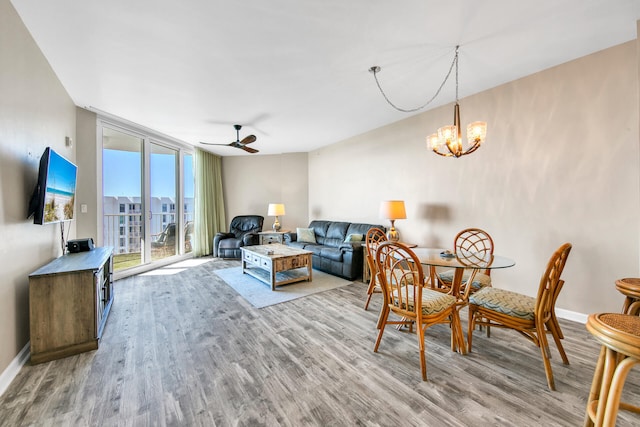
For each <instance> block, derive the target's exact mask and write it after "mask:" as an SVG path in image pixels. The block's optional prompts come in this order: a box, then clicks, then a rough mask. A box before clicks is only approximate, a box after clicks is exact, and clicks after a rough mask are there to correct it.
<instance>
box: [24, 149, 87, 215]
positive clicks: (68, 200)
mask: <svg viewBox="0 0 640 427" xmlns="http://www.w3.org/2000/svg"><path fill="white" fill-rule="evenodd" d="M77 172H78V168H77V167H76V165H74V164H73V163H71V162H70V161H69V160H67V159H65V158H64V157H62V156H61V155H60V154H58V153H56V152H55V151H54V150H53V149H52V148H51V147H47V148H46V149H45V150H44V153H43V154H42V157H41V158H40V168H39V171H38V182H37V183H36V187H35V189H34V190H33V194H32V195H31V201H30V202H29V214H28V216H27V218H30V217H31V216H32V215H33V223H34V224H49V223H54V222H61V221H71V220H73V216H74V207H75V199H76V177H77Z"/></svg>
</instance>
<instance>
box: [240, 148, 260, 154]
mask: <svg viewBox="0 0 640 427" xmlns="http://www.w3.org/2000/svg"><path fill="white" fill-rule="evenodd" d="M238 148H241V149H243V150H244V151H246V152H248V153H251V154H253V153H257V152H258V150H256V149H255V148H251V147H247V146H242V147H238Z"/></svg>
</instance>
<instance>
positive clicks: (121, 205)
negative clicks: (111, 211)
mask: <svg viewBox="0 0 640 427" xmlns="http://www.w3.org/2000/svg"><path fill="white" fill-rule="evenodd" d="M120 213H124V203H120Z"/></svg>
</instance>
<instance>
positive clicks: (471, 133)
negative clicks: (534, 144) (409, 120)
mask: <svg viewBox="0 0 640 427" xmlns="http://www.w3.org/2000/svg"><path fill="white" fill-rule="evenodd" d="M459 48H460V46H456V52H455V55H454V57H453V61H452V62H451V66H450V67H449V71H448V72H447V75H446V76H445V78H444V80H443V81H442V83H441V84H440V87H439V88H438V90H437V91H436V93H435V94H434V95H433V96H432V97H431V99H429V100H428V101H427V102H425V103H424V104H422V105H421V106H419V107H417V108H411V109H403V108H399V107H397V106H396V105H395V104H394V103H392V102H391V101H390V100H389V98H388V97H387V94H386V93H385V92H384V90H382V87H381V86H380V82H379V81H378V76H377V74H378V73H379V72H380V70H381V68H380V67H379V66H377V65H374V66H372V67H371V68H369V72H370V73H372V74H373V78H374V79H375V81H376V84H377V85H378V89H379V90H380V93H381V94H382V96H383V97H384V99H385V100H386V101H387V103H388V104H389V105H391V106H392V107H393V108H395V109H396V110H398V111H401V112H404V113H412V112H415V111H418V110H421V109H423V108H424V107H426V106H427V105H429V104H430V103H431V102H432V101H433V100H434V99H436V97H437V96H438V95H439V94H440V91H441V90H442V87H443V86H444V84H445V83H446V82H447V80H449V76H450V75H451V72H452V71H453V69H454V66H455V70H456V103H455V105H454V107H453V125H449V126H442V127H441V128H439V129H438V131H437V132H436V133H433V134H431V135H429V136H428V137H427V148H429V149H431V150H432V151H433V152H434V153H436V154H438V155H440V156H444V157H461V156H464V155H466V154H471V153H473V152H474V151H476V150H477V149H478V148H480V145H482V144H483V143H484V141H485V139H486V137H487V122H480V121H476V122H473V123H470V124H469V125H468V126H467V143H468V145H467V148H466V149H465V148H463V145H462V129H461V125H460V105H459V104H458V49H459Z"/></svg>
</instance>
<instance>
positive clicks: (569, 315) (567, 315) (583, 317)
mask: <svg viewBox="0 0 640 427" xmlns="http://www.w3.org/2000/svg"><path fill="white" fill-rule="evenodd" d="M556 315H557V316H558V317H559V318H560V319H566V320H573V321H574V322H579V323H582V324H583V325H586V324H587V318H588V317H589V315H588V314H583V313H578V312H576V311H570V310H563V309H561V308H556Z"/></svg>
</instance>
